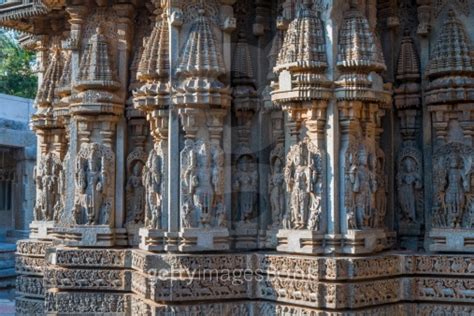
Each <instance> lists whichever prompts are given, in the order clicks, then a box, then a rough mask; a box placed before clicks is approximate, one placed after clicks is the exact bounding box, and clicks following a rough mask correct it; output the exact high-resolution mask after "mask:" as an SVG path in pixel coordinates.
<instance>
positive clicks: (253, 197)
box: [233, 154, 258, 223]
mask: <svg viewBox="0 0 474 316" xmlns="http://www.w3.org/2000/svg"><path fill="white" fill-rule="evenodd" d="M254 161H255V160H254V158H253V157H252V156H251V155H248V154H245V155H242V156H241V157H240V158H239V159H238V160H237V170H236V174H235V177H236V179H235V182H234V185H233V189H234V190H235V192H236V193H237V196H238V198H237V204H238V213H239V214H240V220H241V221H243V222H246V223H248V222H250V221H251V220H252V219H253V217H254V214H255V211H256V209H255V207H256V203H257V186H258V173H257V170H256V166H255V162H254Z"/></svg>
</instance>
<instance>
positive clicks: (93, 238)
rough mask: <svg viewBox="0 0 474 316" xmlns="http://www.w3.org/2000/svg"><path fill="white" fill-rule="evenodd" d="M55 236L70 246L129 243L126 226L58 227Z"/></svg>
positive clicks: (108, 245)
mask: <svg viewBox="0 0 474 316" xmlns="http://www.w3.org/2000/svg"><path fill="white" fill-rule="evenodd" d="M55 237H56V238H57V239H59V240H61V243H62V244H63V245H65V246H69V247H112V246H126V245H127V230H126V229H125V228H110V227H108V226H87V225H84V226H74V227H58V228H56V229H55Z"/></svg>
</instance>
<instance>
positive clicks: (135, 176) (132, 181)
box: [125, 160, 145, 223]
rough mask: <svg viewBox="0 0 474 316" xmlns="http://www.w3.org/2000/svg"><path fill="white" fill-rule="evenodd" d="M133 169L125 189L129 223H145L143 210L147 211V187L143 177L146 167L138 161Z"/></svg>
mask: <svg viewBox="0 0 474 316" xmlns="http://www.w3.org/2000/svg"><path fill="white" fill-rule="evenodd" d="M132 165H133V167H132V168H131V169H132V170H131V175H129V177H128V181H127V185H126V187H125V190H126V196H127V223H143V210H144V209H145V187H144V183H143V180H144V179H143V178H144V176H143V175H142V172H143V169H144V166H143V163H142V162H141V161H140V160H136V161H135V162H134V163H133V164H132Z"/></svg>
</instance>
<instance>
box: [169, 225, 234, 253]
mask: <svg viewBox="0 0 474 316" xmlns="http://www.w3.org/2000/svg"><path fill="white" fill-rule="evenodd" d="M229 248H230V237H229V231H228V230H227V228H222V229H219V228H212V229H208V230H203V229H200V228H185V229H183V231H181V232H180V233H179V245H178V249H179V251H181V252H197V251H206V250H207V251H222V250H228V249H229Z"/></svg>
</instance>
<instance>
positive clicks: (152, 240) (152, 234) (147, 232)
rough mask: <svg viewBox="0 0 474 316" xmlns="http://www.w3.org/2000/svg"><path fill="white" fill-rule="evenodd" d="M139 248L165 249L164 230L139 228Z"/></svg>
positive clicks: (149, 249) (150, 249)
mask: <svg viewBox="0 0 474 316" xmlns="http://www.w3.org/2000/svg"><path fill="white" fill-rule="evenodd" d="M139 234H140V249H143V250H148V251H163V250H165V231H163V230H161V229H159V230H158V229H148V228H140V232H139Z"/></svg>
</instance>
